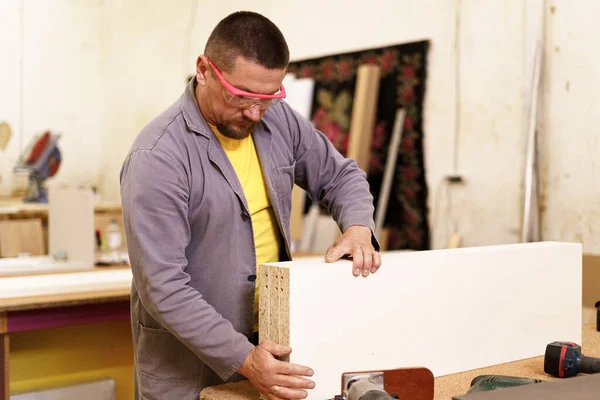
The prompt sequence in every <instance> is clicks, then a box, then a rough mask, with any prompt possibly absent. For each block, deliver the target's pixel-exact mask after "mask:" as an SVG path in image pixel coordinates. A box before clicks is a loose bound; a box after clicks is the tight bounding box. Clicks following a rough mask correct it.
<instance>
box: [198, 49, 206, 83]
mask: <svg viewBox="0 0 600 400" xmlns="http://www.w3.org/2000/svg"><path fill="white" fill-rule="evenodd" d="M207 72H208V62H207V61H206V57H205V56H203V55H200V56H199V57H198V59H197V60H196V81H198V85H201V86H206V73H207Z"/></svg>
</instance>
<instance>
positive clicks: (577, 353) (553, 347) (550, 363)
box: [544, 342, 600, 378]
mask: <svg viewBox="0 0 600 400" xmlns="http://www.w3.org/2000/svg"><path fill="white" fill-rule="evenodd" d="M544 372H546V373H547V374H550V375H552V376H556V377H558V378H570V377H573V376H575V375H577V374H579V373H583V374H595V373H598V372H600V358H593V357H586V356H584V355H583V354H581V346H580V345H578V344H575V343H572V342H552V343H550V344H549V345H547V346H546V354H545V355H544Z"/></svg>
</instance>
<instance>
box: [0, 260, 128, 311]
mask: <svg viewBox="0 0 600 400" xmlns="http://www.w3.org/2000/svg"><path fill="white" fill-rule="evenodd" d="M126 269H129V266H116V267H95V268H93V269H89V270H81V271H62V272H58V271H56V272H54V273H46V274H44V275H57V274H61V273H62V274H69V275H72V274H90V273H97V272H102V271H111V270H126ZM28 276H30V275H28ZM38 276H39V275H38ZM11 278H14V276H13V277H4V278H2V277H0V279H11ZM130 295H131V287H130V284H127V285H121V286H120V287H118V288H115V287H111V286H109V285H107V287H106V288H102V287H98V286H96V287H94V288H93V289H89V290H88V289H86V288H85V287H82V289H81V291H76V292H74V291H71V292H65V293H59V294H48V295H33V296H27V297H14V298H0V312H7V311H21V310H31V309H39V308H51V307H66V306H76V305H83V304H96V303H108V302H114V301H126V300H129V298H130Z"/></svg>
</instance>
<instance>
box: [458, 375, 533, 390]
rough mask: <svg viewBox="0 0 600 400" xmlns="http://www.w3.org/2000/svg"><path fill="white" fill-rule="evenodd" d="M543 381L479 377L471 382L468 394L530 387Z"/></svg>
mask: <svg viewBox="0 0 600 400" xmlns="http://www.w3.org/2000/svg"><path fill="white" fill-rule="evenodd" d="M542 382H544V381H543V380H541V379H533V378H521V377H518V376H506V375H479V376H476V377H475V378H473V380H472V381H471V388H470V389H469V391H468V392H467V394H471V393H477V392H487V391H490V390H498V389H504V388H508V387H513V386H522V385H530V384H532V383H542Z"/></svg>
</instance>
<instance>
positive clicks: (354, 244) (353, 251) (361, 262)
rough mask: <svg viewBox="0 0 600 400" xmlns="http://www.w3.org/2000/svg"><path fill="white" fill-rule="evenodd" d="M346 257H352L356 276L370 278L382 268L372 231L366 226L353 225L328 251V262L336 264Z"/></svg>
mask: <svg viewBox="0 0 600 400" xmlns="http://www.w3.org/2000/svg"><path fill="white" fill-rule="evenodd" d="M345 255H351V256H352V273H353V274H354V276H360V275H362V276H363V277H365V278H366V277H367V276H369V273H371V274H374V273H375V272H377V270H378V269H379V267H380V266H381V256H380V254H379V252H377V251H375V248H374V247H373V245H372V244H371V230H370V229H369V228H367V227H366V226H358V225H353V226H350V227H348V228H347V229H346V231H345V232H344V234H343V235H342V237H340V238H339V239H338V240H336V242H335V243H334V244H333V245H332V246H331V247H329V249H327V253H326V255H325V261H326V262H334V261H337V260H339V259H340V258H341V257H343V256H345Z"/></svg>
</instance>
